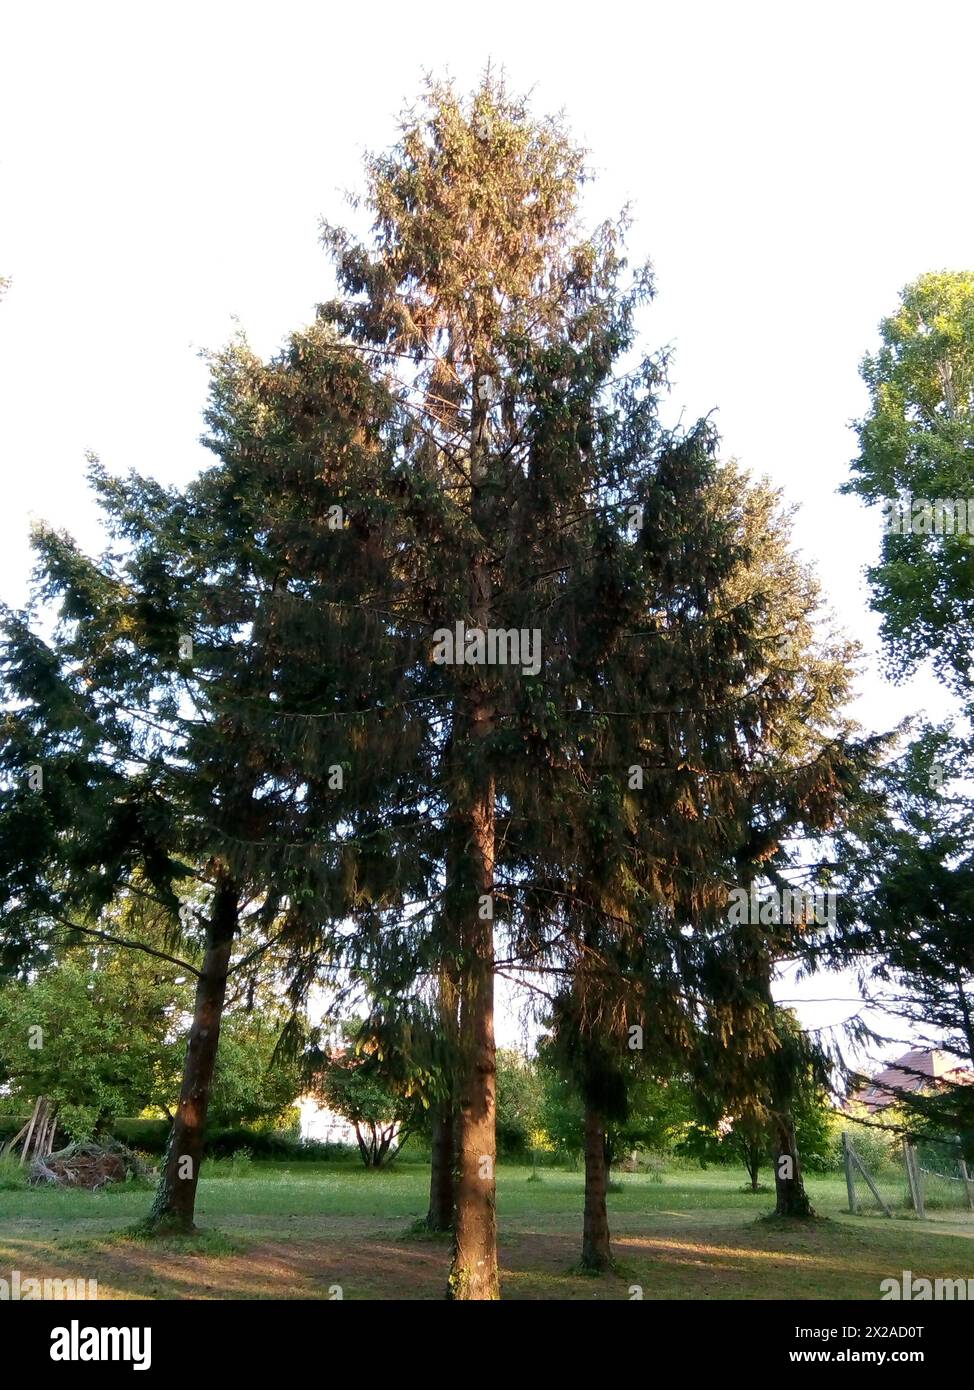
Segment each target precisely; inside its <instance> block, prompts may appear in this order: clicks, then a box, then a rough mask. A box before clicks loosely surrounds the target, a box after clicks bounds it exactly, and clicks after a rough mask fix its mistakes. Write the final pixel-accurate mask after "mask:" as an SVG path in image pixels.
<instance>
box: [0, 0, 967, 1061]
mask: <svg viewBox="0 0 974 1390" xmlns="http://www.w3.org/2000/svg"><path fill="white" fill-rule="evenodd" d="M972 50H974V7H972V6H970V5H969V4H966V3H962V2H961V0H957V3H944V0H940V3H938V2H937V0H926V3H924V4H923V5H920V4H917V3H912V4H904V3H897V2H896V0H893V2H892V3H891V2H890V0H844V2H843V3H834V0H819V3H818V4H816V5H814V6H811V5H791V6H786V5H782V4H780V3H778V4H758V3H723V4H719V3H702V2H699V3H693V2H692V0H691V3H685V2H684V0H681V3H675V0H668V2H667V3H662V4H661V3H658V0H641V3H636V4H620V3H617V2H616V0H604V2H603V3H601V4H599V5H597V6H591V5H585V6H581V5H578V6H573V5H568V4H558V5H555V4H549V3H541V4H539V3H525V0H519V3H508V0H487V2H486V3H482V4H478V5H456V4H450V3H435V4H424V3H421V0H417V2H416V3H413V4H411V5H403V4H401V3H388V0H380V2H379V3H372V4H369V5H359V6H356V5H342V6H338V5H336V4H323V3H322V4H317V3H310V0H303V2H299V0H275V3H273V4H269V3H263V4H254V3H247V2H246V0H245V3H233V4H228V3H211V2H210V0H195V3H192V4H186V3H181V2H180V0H177V2H176V3H169V4H166V5H158V4H151V3H145V4H139V5H133V4H131V3H128V4H108V3H98V2H97V0H87V2H86V3H81V4H78V3H58V4H52V3H44V0H32V2H31V3H11V0H6V3H4V4H3V5H2V7H0V275H7V276H10V277H11V278H12V281H13V284H12V287H11V289H10V290H9V292H8V294H7V297H6V299H5V301H4V302H3V304H2V305H0V468H2V488H3V491H2V498H3V508H2V519H0V528H2V529H0V598H2V599H3V600H5V601H6V602H8V603H14V604H19V603H21V602H22V601H23V599H24V597H25V594H26V578H27V572H28V567H29V556H28V548H27V529H28V524H29V518H30V517H31V515H37V516H41V517H44V518H46V519H47V520H48V521H50V522H53V523H55V524H56V525H59V526H64V527H67V528H68V529H70V530H72V531H73V532H75V534H77V535H78V536H79V538H81V539H82V540H83V541H84V542H85V543H87V544H89V545H96V544H97V542H98V532H97V529H96V524H95V520H94V514H93V511H92V509H91V507H90V504H89V502H88V500H87V498H86V488H85V481H84V452H85V450H88V449H91V450H94V451H95V452H96V453H98V454H99V455H100V456H101V458H102V459H103V461H104V462H105V463H106V464H107V465H108V467H109V468H111V469H114V470H127V469H128V468H130V467H134V468H137V469H139V470H140V471H143V472H149V473H153V474H155V475H157V476H158V477H159V478H161V479H163V480H164V481H167V482H180V481H186V480H188V479H189V478H190V477H192V476H193V474H194V473H195V472H196V471H197V470H198V469H199V467H200V466H201V465H202V464H203V463H204V462H205V461H206V459H207V458H208V455H206V453H205V451H203V450H202V449H201V448H200V446H199V445H198V443H197V439H198V435H199V433H200V428H201V422H200V411H201V408H202V405H203V402H204V398H205V390H206V370H205V367H204V364H203V363H202V362H201V361H200V360H199V356H198V353H199V351H200V349H203V348H214V347H218V346H219V345H221V344H222V343H223V342H224V341H225V340H226V339H227V338H228V336H229V335H230V333H231V332H232V331H233V328H234V323H235V320H237V321H239V324H240V325H241V326H242V327H243V328H244V329H245V330H246V332H247V333H248V335H249V337H250V339H251V341H252V342H253V343H254V345H255V346H256V347H257V348H258V349H259V350H261V351H263V352H265V353H269V352H271V351H273V350H274V349H275V347H276V346H277V345H278V344H279V343H280V342H281V340H282V339H283V337H284V336H285V334H286V333H287V332H288V331H289V330H290V329H292V328H294V327H296V326H298V325H300V324H301V323H304V322H307V321H309V320H310V319H311V318H312V317H313V312H314V305H315V303H316V302H317V301H318V300H319V299H321V298H323V297H325V296H326V294H327V293H328V286H329V277H328V268H327V263H326V260H325V257H324V255H323V253H322V251H321V250H320V248H319V246H318V243H317V227H318V220H319V218H320V217H321V216H325V217H327V218H329V219H330V220H333V221H341V220H343V219H344V218H345V217H346V215H347V213H346V209H345V207H344V204H343V196H342V195H343V192H344V190H347V189H352V188H355V187H356V186H357V185H358V183H359V174H360V162H361V155H362V152H363V151H364V150H365V149H375V148H382V147H384V146H386V145H388V144H389V143H390V142H391V141H392V140H393V139H394V138H395V117H396V113H397V112H398V111H399V109H400V108H401V106H402V104H403V103H404V101H405V100H406V99H408V98H411V97H412V96H415V95H416V94H418V91H419V88H420V82H421V77H422V74H423V72H424V71H427V70H429V71H432V72H434V73H436V74H438V75H444V74H451V75H453V76H454V77H455V78H456V79H457V81H458V83H459V84H460V86H461V87H463V88H469V87H471V86H472V85H473V84H474V82H475V81H476V79H477V77H478V76H479V74H480V72H481V71H482V69H483V67H484V65H485V63H486V62H487V60H488V59H490V60H492V61H493V62H494V63H495V64H497V65H499V66H503V67H504V68H505V69H506V72H507V75H508V78H509V80H510V83H511V85H512V86H513V87H514V88H515V89H518V90H522V91H524V90H528V89H531V90H532V91H533V93H534V98H533V99H534V104H535V108H536V109H537V110H538V111H539V112H544V111H554V110H560V109H563V110H564V111H565V113H566V115H567V117H568V120H569V123H570V125H571V127H572V129H573V131H574V134H575V135H576V137H577V138H578V139H579V141H580V142H581V143H583V144H584V145H585V146H586V147H587V148H588V149H589V150H590V164H591V165H592V166H593V168H594V169H595V171H596V172H597V174H598V181H597V183H596V184H595V185H594V186H593V188H592V190H591V191H590V193H589V195H588V203H587V205H588V207H589V208H590V209H591V212H592V215H593V216H597V217H599V218H601V217H603V216H606V215H610V214H613V213H614V212H615V211H616V210H618V209H619V208H620V207H621V205H622V204H624V203H629V204H631V207H632V212H633V215H634V217H635V225H634V228H633V232H632V237H631V242H630V245H631V247H632V252H633V256H634V258H635V259H637V260H638V259H640V258H642V257H645V256H649V257H650V258H651V259H652V261H653V263H654V265H655V268H656V273H657V278H658V285H659V296H658V299H657V301H656V304H655V306H654V307H653V309H652V310H651V311H650V312H649V313H648V314H647V315H646V319H645V326H646V345H647V346H658V345H660V344H662V343H672V344H673V345H674V347H675V349H676V358H675V365H674V370H673V378H674V383H675V390H674V400H675V402H676V403H677V405H678V406H679V407H680V408H683V409H685V412H686V414H687V416H694V415H696V414H699V413H703V412H706V411H710V410H712V409H715V410H716V411H717V415H716V418H717V421H718V424H719V427H720V430H721V432H722V434H723V438H724V442H725V449H726V452H727V453H728V454H729V455H730V454H733V455H735V456H737V457H738V458H739V459H740V460H741V461H742V462H743V463H744V464H745V465H746V466H747V467H748V468H749V469H750V470H752V471H753V472H755V473H766V474H768V475H769V476H770V477H771V478H772V479H773V480H774V481H775V482H776V483H777V484H778V485H779V486H780V487H781V488H783V490H784V493H785V495H786V497H787V499H788V500H789V501H790V502H793V503H796V504H799V506H800V509H801V510H800V514H799V517H798V521H797V524H796V540H797V543H798V545H799V547H800V548H801V550H802V551H803V552H804V554H805V555H806V556H807V558H808V559H809V560H810V561H811V562H812V563H813V564H814V565H815V567H816V568H817V570H818V572H819V575H820V577H821V582H822V585H823V587H824V590H825V594H826V597H827V599H828V602H829V604H830V606H831V608H832V610H833V611H834V613H835V615H836V618H837V619H838V621H839V623H840V624H841V625H842V626H843V627H844V628H845V629H846V630H847V631H849V632H850V633H851V634H853V635H854V636H856V637H858V638H859V639H861V640H862V641H863V642H864V644H865V646H866V648H867V650H868V651H869V652H870V653H878V648H877V642H876V624H875V619H874V618H873V616H872V615H871V614H870V612H869V610H868V603H867V597H866V591H865V586H864V581H863V578H862V570H863V567H864V565H866V564H867V563H869V562H870V560H871V559H872V558H873V557H874V556H875V554H876V551H877V547H878V539H879V520H878V516H877V515H876V514H871V515H870V514H868V513H867V512H866V511H865V510H864V509H863V508H862V507H860V505H859V504H858V503H857V502H856V501H855V500H853V499H851V498H842V497H839V496H837V495H836V488H837V487H838V486H839V484H840V483H841V482H842V481H843V479H844V478H845V476H846V474H847V466H848V462H849V459H850V458H851V457H852V455H853V453H854V447H855V442H854V437H853V435H852V433H851V431H850V429H849V422H850V421H851V420H852V419H854V418H855V417H856V416H858V415H859V414H861V413H862V411H863V408H864V393H863V388H862V385H861V383H860V380H859V376H858V363H859V360H860V358H861V356H862V354H863V353H864V352H865V351H866V350H868V349H869V348H870V347H871V346H873V345H874V344H875V341H876V328H877V324H878V322H879V320H880V319H881V318H882V317H883V316H884V315H885V314H887V313H890V312H892V311H893V309H894V308H895V305H896V297H897V293H898V291H899V289H900V288H901V287H902V286H903V285H904V284H905V283H906V282H908V281H909V280H911V279H912V278H914V277H915V276H917V275H918V274H920V273H921V272H923V271H926V270H939V269H971V268H974V245H972V241H974V177H972V148H974V142H972V138H971V137H972V124H974V122H972V117H971V110H972V106H971V63H972ZM877 667H878V655H877V656H876V658H875V659H873V658H871V659H870V661H869V668H870V669H869V670H868V671H867V673H866V674H865V675H864V677H863V680H862V683H861V690H862V694H861V698H860V700H859V703H858V706H857V714H858V717H859V718H860V719H861V720H862V721H863V722H864V723H866V724H868V725H871V726H873V727H877V728H884V727H889V726H890V725H891V724H893V723H895V722H896V721H897V720H898V719H900V718H901V717H902V716H903V715H905V714H907V713H910V712H913V711H915V710H917V709H922V710H924V711H925V712H927V713H930V714H935V715H936V714H939V713H942V712H944V711H946V710H947V708H948V705H947V702H946V700H945V699H944V697H943V695H942V694H941V692H940V690H939V687H938V686H937V685H936V683H935V682H934V681H933V680H932V679H930V678H927V679H923V678H921V679H919V680H918V681H916V682H913V683H912V684H911V685H909V686H903V687H893V686H891V685H889V684H888V683H886V682H885V681H884V680H883V679H882V677H881V675H880V674H879V672H878V669H877ZM802 989H803V992H804V993H805V995H807V996H808V997H809V998H812V997H814V998H818V997H821V996H823V995H828V994H830V993H843V992H844V993H845V994H848V990H847V989H844V988H842V987H837V986H836V984H835V982H828V981H825V980H821V979H820V980H817V981H812V982H809V983H808V984H806V985H805V986H803V987H802ZM796 992H798V991H796V990H793V989H789V992H788V997H789V998H791V997H794V995H795V993H796ZM849 1010H850V1006H848V1005H846V1004H836V1005H821V1004H812V1003H809V1004H807V1005H805V1006H803V1008H802V1014H803V1017H804V1018H805V1019H806V1022H808V1023H810V1024H819V1023H822V1022H825V1021H826V1020H828V1019H832V1018H836V1017H838V1016H840V1015H841V1014H842V1013H844V1012H848V1011H849ZM502 1031H503V1030H502ZM507 1031H508V1032H509V1033H510V1036H512V1037H513V1036H514V1028H513V1022H512V1021H511V1023H510V1027H509V1028H508V1029H507Z"/></svg>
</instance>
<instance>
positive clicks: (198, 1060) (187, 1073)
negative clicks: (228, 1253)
mask: <svg viewBox="0 0 974 1390" xmlns="http://www.w3.org/2000/svg"><path fill="white" fill-rule="evenodd" d="M239 896H240V895H239V892H238V890H237V889H236V887H235V886H234V885H233V884H232V883H230V882H229V880H228V879H226V878H223V877H221V878H220V880H219V881H218V883H217V888H216V894H215V897H214V900H213V909H212V913H211V916H210V920H209V922H208V923H207V929H206V951H205V954H204V956H203V970H202V973H201V975H200V978H199V981H198V983H197V986H196V1003H195V1007H194V1010H193V1023H192V1027H191V1028H190V1033H189V1042H188V1044H187V1047H186V1060H185V1063H184V1065H183V1085H182V1090H181V1091H180V1094H179V1105H178V1107H177V1109H176V1117H175V1120H174V1121H173V1127H172V1133H171V1135H170V1139H169V1147H168V1149H167V1150H166V1164H165V1167H164V1169H163V1173H162V1178H161V1180H160V1182H159V1190H158V1192H157V1194H156V1200H155V1202H154V1203H153V1207H152V1211H151V1213H150V1216H149V1223H150V1224H151V1225H153V1226H157V1227H159V1228H162V1229H166V1230H178V1231H192V1230H193V1229H194V1217H195V1212H196V1187H197V1184H198V1182H199V1176H200V1164H201V1163H202V1161H203V1128H204V1125H205V1124H206V1111H207V1107H208V1105H209V1101H210V1088H211V1086H212V1083H213V1068H214V1065H215V1063H216V1053H217V1046H218V1044H219V1041H220V1021H221V1019H222V1016H223V1001H224V999H225V997H226V992H227V971H228V969H229V966H230V951H231V948H232V946H233V938H234V935H235V933H236V930H237V912H238V908H239Z"/></svg>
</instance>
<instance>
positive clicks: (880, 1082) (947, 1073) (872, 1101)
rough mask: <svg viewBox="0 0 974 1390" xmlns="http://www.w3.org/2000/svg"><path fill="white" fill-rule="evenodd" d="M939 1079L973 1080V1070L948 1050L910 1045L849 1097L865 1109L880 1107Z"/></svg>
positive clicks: (928, 1086)
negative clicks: (910, 1046)
mask: <svg viewBox="0 0 974 1390" xmlns="http://www.w3.org/2000/svg"><path fill="white" fill-rule="evenodd" d="M943 1081H954V1082H961V1083H965V1082H966V1083H970V1082H972V1081H974V1072H970V1071H968V1070H967V1069H966V1068H965V1067H963V1066H960V1065H958V1063H957V1061H956V1059H955V1058H953V1057H952V1056H951V1055H950V1053H948V1052H940V1051H938V1050H936V1049H931V1048H923V1047H914V1048H911V1049H910V1051H909V1052H904V1053H903V1055H902V1057H897V1059H896V1061H895V1062H892V1063H891V1064H890V1065H889V1066H888V1067H884V1068H883V1070H882V1071H881V1072H877V1073H876V1075H875V1076H874V1077H873V1078H872V1080H871V1081H869V1082H867V1084H866V1085H865V1086H862V1087H860V1089H859V1090H858V1091H856V1092H855V1094H854V1095H853V1096H851V1097H850V1099H851V1100H853V1101H858V1102H859V1103H860V1104H861V1105H864V1106H865V1107H866V1109H867V1110H871V1111H872V1110H883V1109H885V1107H886V1106H888V1105H894V1104H895V1103H896V1101H897V1099H898V1098H899V1096H901V1095H904V1094H909V1093H915V1092H917V1091H929V1090H932V1089H933V1088H934V1087H935V1086H936V1085H937V1084H938V1083H940V1082H943Z"/></svg>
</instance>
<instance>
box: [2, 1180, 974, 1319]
mask: <svg viewBox="0 0 974 1390" xmlns="http://www.w3.org/2000/svg"><path fill="white" fill-rule="evenodd" d="M211 1171H212V1170H211ZM529 1177H530V1170H529V1169H527V1168H520V1167H513V1166H501V1167H500V1168H499V1169H498V1199H497V1206H498V1221H499V1227H500V1255H501V1269H502V1280H503V1293H504V1297H505V1298H515V1299H517V1298H523V1299H627V1298H630V1297H632V1296H633V1294H632V1292H631V1290H632V1286H634V1285H638V1286H640V1288H641V1290H642V1296H643V1297H644V1298H646V1299H653V1298H668V1299H724V1298H748V1299H762V1298H787V1299H814V1298H825V1299H828V1298H856V1299H876V1298H878V1297H879V1292H880V1291H879V1284H880V1280H881V1279H884V1278H887V1277H888V1276H890V1275H899V1274H900V1272H901V1270H904V1269H910V1270H912V1271H913V1272H914V1274H915V1275H916V1276H920V1275H925V1276H927V1277H934V1276H938V1275H940V1276H944V1277H947V1276H949V1277H952V1278H971V1277H974V1240H972V1237H974V1214H971V1215H967V1214H964V1213H960V1212H951V1213H946V1212H944V1213H937V1214H935V1215H934V1216H932V1217H931V1219H928V1220H925V1221H917V1220H915V1219H912V1218H907V1217H904V1218H901V1219H894V1220H887V1219H885V1218H883V1217H879V1216H861V1217H851V1216H849V1215H848V1214H847V1213H845V1212H844V1211H843V1208H844V1206H845V1184H844V1180H843V1179H842V1178H841V1176H835V1177H833V1176H829V1177H824V1178H817V1177H812V1178H811V1179H810V1181H809V1190H810V1194H811V1196H812V1200H813V1201H814V1203H815V1205H816V1208H817V1209H818V1211H819V1212H820V1214H821V1215H822V1216H823V1217H825V1218H828V1219H826V1220H821V1221H818V1222H815V1223H814V1224H812V1225H811V1226H809V1227H805V1228H803V1227H798V1228H796V1229H791V1228H785V1229H783V1228H781V1227H780V1226H777V1225H776V1224H774V1223H768V1222H762V1221H761V1220H759V1218H760V1217H761V1216H763V1215H765V1214H766V1213H767V1211H768V1209H769V1206H770V1198H769V1195H768V1194H764V1195H758V1196H752V1195H750V1194H748V1193H744V1192H742V1191H741V1190H740V1186H741V1175H740V1174H739V1173H737V1172H735V1171H733V1170H721V1169H710V1170H707V1171H706V1172H700V1171H691V1172H682V1171H673V1172H668V1173H666V1174H665V1175H664V1178H663V1181H662V1182H657V1181H652V1180H651V1179H650V1178H649V1177H647V1176H645V1175H643V1174H638V1175H628V1174H627V1175H624V1176H622V1178H621V1183H622V1191H619V1192H614V1193H612V1194H611V1195H610V1197H609V1219H610V1223H611V1226H612V1233H613V1249H614V1253H615V1257H616V1260H617V1263H618V1271H617V1273H616V1274H614V1275H610V1276H605V1277H603V1278H591V1277H587V1276H584V1275H580V1274H578V1273H577V1272H575V1271H574V1269H573V1266H574V1265H575V1263H576V1261H577V1259H578V1254H579V1242H580V1236H581V1202H582V1181H583V1180H582V1174H581V1173H570V1172H565V1171H561V1170H557V1169H545V1170H543V1176H542V1180H541V1181H540V1182H531V1181H529ZM427 1181H428V1173H427V1169H426V1168H425V1167H423V1166H420V1165H406V1164H404V1165H403V1166H401V1167H398V1166H394V1167H393V1168H392V1169H390V1170H389V1171H388V1172H386V1173H367V1172H366V1171H365V1169H363V1168H358V1167H352V1166H349V1165H345V1164H320V1165H318V1164H300V1165H295V1166H294V1167H291V1168H288V1167H282V1166H279V1165H276V1164H255V1165H253V1167H252V1168H251V1169H250V1170H249V1171H246V1172H243V1173H241V1172H239V1171H237V1172H236V1173H233V1172H232V1170H230V1168H229V1165H227V1166H225V1167H224V1168H223V1170H222V1172H221V1170H220V1169H219V1168H217V1170H216V1175H214V1176H212V1177H209V1178H207V1177H206V1176H205V1175H204V1177H203V1179H202V1180H201V1182H200V1193H199V1203H198V1218H197V1219H198V1221H199V1223H200V1225H201V1227H202V1228H203V1229H204V1231H205V1232H206V1236H205V1238H204V1239H203V1240H201V1241H199V1242H198V1243H197V1248H192V1247H189V1248H187V1247H185V1246H180V1245H179V1244H175V1245H173V1244H169V1245H168V1246H166V1247H163V1248H160V1247H159V1246H158V1245H157V1244H155V1243H149V1244H146V1243H144V1242H140V1241H137V1240H132V1239H128V1238H125V1237H124V1236H120V1234H119V1233H120V1232H123V1231H124V1230H125V1228H126V1227H129V1226H131V1225H132V1224H133V1223H135V1222H137V1221H138V1220H139V1219H140V1218H142V1217H143V1216H144V1215H145V1214H146V1212H147V1210H148V1207H149V1205H150V1203H151V1192H148V1191H144V1190H135V1191H132V1190H116V1191H106V1192H100V1193H78V1192H69V1191H58V1190H49V1189H41V1190H29V1191H0V1277H9V1271H10V1270H12V1269H19V1270H20V1271H21V1277H22V1278H27V1277H45V1276H49V1277H60V1278H72V1277H74V1278H94V1279H97V1280H98V1292H99V1297H100V1298H329V1297H333V1296H335V1287H334V1286H336V1285H338V1286H340V1287H341V1294H342V1296H343V1297H344V1298H355V1299H358V1298H384V1299H387V1298H406V1299H424V1298H440V1297H442V1295H443V1290H444V1286H445V1281H446V1272H447V1266H448V1263H449V1245H448V1242H446V1241H444V1240H429V1239H425V1240H424V1239H416V1238H408V1236H407V1235H406V1232H407V1230H408V1227H409V1225H410V1223H411V1222H412V1221H413V1220H415V1218H417V1217H419V1216H420V1215H422V1213H423V1212H424V1211H425V1207H426V1184H427Z"/></svg>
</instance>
